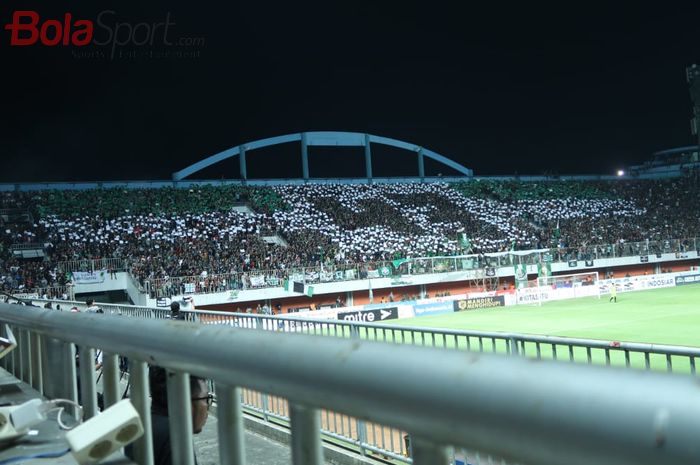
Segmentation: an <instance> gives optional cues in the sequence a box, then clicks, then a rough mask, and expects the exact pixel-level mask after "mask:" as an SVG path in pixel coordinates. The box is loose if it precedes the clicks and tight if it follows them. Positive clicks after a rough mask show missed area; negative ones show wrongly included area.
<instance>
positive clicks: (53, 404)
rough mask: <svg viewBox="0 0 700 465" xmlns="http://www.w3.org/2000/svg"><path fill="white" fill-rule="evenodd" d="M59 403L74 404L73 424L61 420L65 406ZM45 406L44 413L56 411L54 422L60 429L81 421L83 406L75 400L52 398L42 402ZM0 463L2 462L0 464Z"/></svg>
mask: <svg viewBox="0 0 700 465" xmlns="http://www.w3.org/2000/svg"><path fill="white" fill-rule="evenodd" d="M61 404H68V405H71V406H74V407H75V408H76V412H77V418H76V423H75V424H74V425H66V424H65V423H64V422H63V412H65V407H64V406H62V405H61ZM44 405H45V407H44V408H43V411H44V413H49V412H53V411H58V414H57V415H56V422H57V423H58V426H59V427H60V428H61V429H64V430H70V429H73V428H75V427H76V426H78V425H79V424H81V423H82V422H83V407H82V405H80V404H78V403H77V402H73V401H72V400H69V399H52V400H50V401H48V402H45V403H44ZM0 465H2V464H0Z"/></svg>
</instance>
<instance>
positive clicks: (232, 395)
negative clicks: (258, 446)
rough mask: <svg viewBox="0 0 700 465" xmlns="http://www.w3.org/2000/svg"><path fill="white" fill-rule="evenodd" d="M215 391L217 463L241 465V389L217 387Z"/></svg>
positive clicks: (242, 456) (242, 440) (243, 449)
mask: <svg viewBox="0 0 700 465" xmlns="http://www.w3.org/2000/svg"><path fill="white" fill-rule="evenodd" d="M216 391H217V394H216V403H217V414H218V418H217V419H218V421H219V423H218V424H219V462H220V463H221V465H243V464H244V463H245V442H244V433H245V430H244V428H243V408H242V406H241V388H239V387H230V386H225V385H219V386H218V388H217V389H216Z"/></svg>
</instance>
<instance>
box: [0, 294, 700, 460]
mask: <svg viewBox="0 0 700 465" xmlns="http://www.w3.org/2000/svg"><path fill="white" fill-rule="evenodd" d="M0 321H2V322H4V323H9V324H10V325H12V326H13V329H14V330H15V334H17V336H18V337H19V340H18V343H19V346H18V350H17V351H15V352H14V354H13V355H12V356H11V357H6V358H5V359H4V360H3V362H2V363H3V364H4V365H5V366H7V367H8V368H9V369H10V371H11V372H13V373H15V374H18V375H20V376H22V377H23V378H24V379H28V380H29V382H30V383H31V384H32V385H34V386H35V387H36V388H37V389H39V391H40V392H44V391H46V390H47V389H48V390H52V391H54V392H61V393H62V394H64V395H65V396H67V397H68V398H72V399H75V398H76V396H77V389H76V384H75V383H76V382H75V379H76V368H75V363H74V358H75V355H74V354H75V345H74V344H77V345H79V346H80V355H81V357H80V358H81V360H83V361H85V363H81V365H80V373H81V387H82V389H81V391H82V397H81V401H82V403H83V405H84V407H85V412H86V415H87V417H88V418H90V417H91V416H93V415H95V414H96V413H97V407H96V405H97V400H96V392H95V387H94V349H96V348H97V349H101V350H103V351H105V356H104V361H105V379H106V380H107V382H106V383H105V405H106V406H109V405H112V404H113V403H114V402H116V400H117V399H116V398H117V395H116V394H117V390H116V383H115V381H116V380H117V379H118V366H117V354H119V355H123V356H126V357H128V358H129V359H130V360H131V383H132V392H131V399H132V402H133V403H134V405H135V407H136V409H137V410H138V411H139V414H140V415H141V417H142V420H143V421H144V424H145V425H146V430H147V431H150V413H149V409H148V408H147V406H148V383H147V371H148V365H147V363H151V364H155V365H158V366H162V367H164V368H166V369H168V370H169V371H171V372H172V373H173V376H172V377H169V385H168V387H169V391H170V396H169V397H171V398H170V399H169V402H171V405H173V406H177V408H174V409H171V416H170V425H171V443H172V447H173V457H174V459H175V463H177V464H178V465H180V464H183V465H184V464H186V465H191V464H192V463H193V458H192V448H191V434H192V426H191V422H190V421H189V418H191V411H190V409H191V402H190V399H189V392H187V389H185V388H184V386H186V385H187V378H188V376H189V374H193V375H197V376H201V377H204V378H208V379H212V380H214V381H215V382H216V383H217V386H218V393H217V394H218V402H219V409H218V413H219V422H218V425H219V430H218V433H219V436H218V437H219V451H220V456H221V463H222V464H224V465H227V464H242V463H245V459H244V453H243V452H244V451H243V447H242V445H243V438H242V434H243V427H242V416H241V412H242V409H241V403H240V401H239V399H240V395H241V388H247V389H251V390H255V391H258V392H263V393H266V394H269V395H271V396H274V397H278V398H281V399H285V400H286V401H287V402H288V409H289V416H290V429H291V434H292V439H291V444H292V458H293V463H294V464H295V465H301V464H304V465H315V464H317V465H320V464H321V463H323V453H322V448H321V436H322V435H321V431H320V423H321V413H320V412H321V411H322V410H327V411H331V412H334V413H337V414H339V415H348V416H352V417H354V418H361V419H363V420H365V421H368V422H373V423H377V424H381V425H386V426H390V427H393V428H396V429H397V430H400V431H407V432H408V433H409V434H410V437H411V439H412V441H411V446H412V447H411V448H412V456H413V463H415V464H416V465H423V464H442V465H444V464H446V463H448V461H449V460H450V455H451V453H450V447H449V446H454V447H460V448H461V447H463V448H468V449H470V450H479V451H480V452H482V453H488V454H493V455H494V456H497V457H499V458H502V459H504V460H508V461H512V462H521V463H537V464H542V465H548V464H551V465H555V464H556V465H559V464H561V463H564V462H565V463H568V464H571V465H579V464H580V465H583V464H586V465H588V464H591V463H596V464H613V463H615V464H634V465H644V464H650V465H651V464H653V465H657V464H659V463H674V464H686V463H687V464H691V463H692V464H695V463H699V462H700V448H699V447H698V446H697V437H698V433H700V391H699V390H698V388H697V380H696V379H695V378H692V377H685V376H669V375H667V374H662V373H640V372H634V371H630V370H615V369H610V368H606V367H590V366H581V365H576V364H562V363H556V362H544V361H543V362H541V363H536V364H533V363H531V362H530V361H528V360H527V359H524V358H520V357H505V356H499V355H494V354H474V353H463V352H459V351H447V350H441V349H435V348H428V347H412V346H410V345H406V344H404V345H398V344H393V345H392V344H383V343H377V342H372V341H365V340H348V339H340V338H329V337H318V336H310V335H303V334H284V333H273V332H269V331H244V330H240V329H235V328H224V327H220V326H202V325H199V326H194V325H192V324H191V323H183V322H168V323H164V322H162V321H157V320H146V319H141V318H138V319H136V318H134V319H132V318H119V317H115V316H110V315H87V314H69V313H65V312H55V311H54V312H52V311H47V310H42V309H36V308H30V307H24V306H18V305H7V304H0ZM49 344H53V346H52V348H51V349H52V350H47V346H48V345H49ZM261 347H264V348H267V350H261V349H260V348H261ZM50 354H53V355H54V356H59V357H60V358H61V360H62V364H59V365H58V368H60V369H54V370H53V371H52V372H51V373H50V376H49V373H48V372H49V371H50V369H51V368H52V367H54V368H55V367H56V366H55V365H54V364H50V363H43V360H44V359H45V357H47V356H50ZM49 388H50V389H49ZM135 451H136V453H137V460H138V462H139V463H141V464H151V463H152V438H151V436H150V434H148V433H147V434H146V435H145V436H144V437H143V438H141V439H140V440H139V441H138V442H137V443H136V447H135Z"/></svg>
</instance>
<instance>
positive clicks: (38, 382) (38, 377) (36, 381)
mask: <svg viewBox="0 0 700 465" xmlns="http://www.w3.org/2000/svg"><path fill="white" fill-rule="evenodd" d="M30 336H31V346H32V351H31V359H32V387H33V388H34V389H36V390H37V391H39V394H41V395H44V382H43V377H42V373H41V334H38V333H33V334H32V333H30Z"/></svg>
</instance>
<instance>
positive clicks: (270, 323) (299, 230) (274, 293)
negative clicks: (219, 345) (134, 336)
mask: <svg viewBox="0 0 700 465" xmlns="http://www.w3.org/2000/svg"><path fill="white" fill-rule="evenodd" d="M290 139H293V140H296V141H301V142H302V143H301V147H302V163H303V164H304V166H307V163H308V161H306V157H305V156H304V155H305V154H304V151H305V150H306V146H307V144H308V145H313V144H325V145H331V146H337V145H341V144H344V143H347V144H362V143H366V144H367V145H365V156H366V162H367V164H366V166H367V177H366V178H363V179H350V180H342V179H335V180H328V179H322V180H315V179H310V178H309V177H308V176H307V177H305V178H303V179H301V180H299V181H301V182H299V181H297V180H282V181H273V180H251V179H243V180H241V181H239V182H233V181H229V182H223V181H189V180H185V179H184V178H185V177H186V176H188V175H191V174H192V173H194V172H195V170H196V169H197V168H201V167H203V166H206V165H207V164H210V163H215V162H218V161H221V160H222V159H223V158H225V157H230V156H239V157H240V163H241V164H242V165H244V164H245V157H246V155H245V154H246V152H248V155H247V156H248V157H251V156H252V154H250V151H251V150H252V148H255V147H256V146H264V145H266V144H271V143H279V142H280V141H283V142H288V141H289V140H290ZM377 141H379V142H377ZM372 143H375V144H376V143H390V144H394V145H398V146H402V147H404V148H406V149H407V150H408V153H407V156H409V157H416V155H417V159H418V160H417V166H418V171H419V172H418V176H417V177H415V178H408V179H406V178H402V179H399V178H396V179H391V178H382V179H374V178H373V177H372V176H371V166H372V160H371V153H372V152H371V148H370V147H371V145H372ZM244 147H246V148H245V149H244ZM694 150H695V151H694V152H693V151H692V150H691V149H689V148H684V149H682V153H683V154H685V155H684V157H685V158H682V159H681V160H677V159H674V160H669V159H666V162H664V163H659V160H658V158H654V159H653V161H652V162H651V163H648V164H646V165H643V166H639V167H635V168H632V169H631V170H630V171H631V172H630V174H626V175H621V176H620V175H617V176H571V177H559V178H547V177H542V176H531V177H525V176H519V177H500V178H488V177H485V178H480V177H476V176H474V175H473V173H472V171H471V170H469V169H467V168H465V167H462V166H455V165H456V163H454V162H451V161H450V160H449V159H447V158H446V157H443V156H442V155H438V154H436V153H434V152H431V151H429V150H428V149H424V148H422V147H417V146H412V145H410V144H408V143H406V142H402V141H395V140H390V139H387V138H382V137H378V136H373V135H368V134H356V133H341V132H316V133H302V134H297V135H291V136H282V137H279V138H272V139H269V140H267V141H258V142H253V143H247V144H243V145H241V146H238V147H236V148H234V149H232V150H230V151H227V152H223V153H222V154H217V155H214V156H212V157H208V158H206V159H204V160H202V161H201V162H198V163H197V164H195V165H193V166H191V167H188V168H185V169H184V170H181V171H179V172H176V173H174V174H173V181H154V182H148V183H143V182H117V181H115V182H102V183H94V184H90V183H81V184H70V183H65V184H21V185H3V186H0V189H2V194H1V195H2V210H1V212H2V216H1V218H2V223H3V224H2V228H3V230H4V231H3V237H2V239H3V242H2V244H3V248H2V250H3V262H2V264H3V268H2V273H0V274H2V286H3V293H4V294H5V295H6V296H7V298H6V301H8V302H16V301H19V302H22V301H24V302H32V303H33V304H34V305H37V306H41V307H44V308H49V309H52V310H62V311H64V312H69V311H77V312H90V311H94V310H90V308H89V307H90V306H93V307H94V306H96V307H99V308H100V311H101V312H104V313H107V314H111V315H122V316H124V315H127V316H131V317H147V318H151V319H162V318H169V317H170V314H171V310H170V309H171V304H173V303H175V304H177V305H179V306H180V308H181V309H182V311H183V312H184V313H185V314H186V319H188V320H190V321H191V322H193V323H194V324H200V325H202V324H204V325H211V326H216V327H220V326H233V327H236V328H239V329H240V328H245V329H246V330H251V331H252V330H253V329H263V330H268V331H272V332H277V333H279V332H290V333H306V334H312V335H315V336H317V337H318V336H321V337H324V338H338V337H341V338H351V339H353V338H359V339H361V340H364V339H367V340H375V341H381V342H382V343H394V344H396V343H398V344H405V345H419V346H430V347H438V348H442V349H452V350H457V351H460V350H467V351H478V352H480V353H483V352H487V353H488V352H493V353H501V354H511V355H519V356H525V357H535V358H537V359H555V360H561V359H563V360H569V361H571V362H578V363H583V364H593V365H603V366H605V365H611V366H618V367H626V368H631V369H638V370H651V371H659V372H664V371H669V372H673V373H691V374H695V372H696V367H695V360H696V357H697V356H698V355H700V349H698V348H696V346H697V337H696V334H695V330H694V325H693V322H694V321H696V320H697V318H698V312H700V307H699V306H698V305H697V302H698V301H699V300H698V298H699V297H700V295H699V294H698V292H700V285H698V284H699V283H700V259H699V257H698V252H699V250H700V230H699V227H700V217H699V216H698V215H699V214H700V203H699V202H700V200H699V199H700V191H699V190H698V173H699V171H698V167H700V163H698V161H697V147H695V148H694ZM673 153H674V154H678V153H679V151H673ZM424 156H430V157H433V158H436V159H439V160H441V161H443V162H446V164H447V165H453V166H452V167H455V168H457V169H458V170H459V171H461V172H462V173H460V174H463V176H459V177H457V176H455V177H451V178H447V177H439V178H434V177H433V178H430V177H426V176H425V173H424V172H423V171H422V169H421V167H422V165H423V157H424ZM241 171H242V172H243V173H245V167H243V168H242V170H241ZM305 171H307V172H308V167H307V168H306V169H305ZM681 205H682V206H683V212H684V214H682V215H679V214H678V209H679V206H681ZM613 289H614V291H613ZM90 301H92V302H97V303H96V304H91V303H90ZM19 332H20V334H23V335H22V336H21V337H24V338H26V337H27V334H28V333H22V332H21V330H19ZM18 343H19V344H20V347H21V344H22V343H23V341H21V340H20V341H19V342H18ZM81 350H82V349H81ZM90 350H92V349H90ZM81 353H82V352H81ZM14 354H15V356H14V357H13V358H10V359H6V360H5V362H6V366H7V367H8V368H9V369H10V370H12V369H15V370H21V367H22V366H23V363H22V361H23V359H22V357H26V354H24V355H23V354H21V353H18V352H15V353H14ZM90 358H92V357H90ZM49 363H50V362H49ZM116 368H117V366H116V365H115V367H114V369H116ZM24 370H27V368H26V365H25V366H24ZM30 370H31V369H30ZM20 373H22V372H21V371H20ZM22 374H23V375H24V377H23V379H25V380H30V381H32V380H33V382H34V383H36V382H37V381H36V379H35V378H32V377H31V375H29V373H27V372H26V371H24V373H22ZM20 376H22V375H20ZM34 376H36V374H34ZM132 376H133V375H132ZM105 378H106V375H105ZM93 380H94V377H93ZM82 389H83V390H84V391H83V392H91V393H92V394H95V395H96V392H95V387H94V386H91V387H90V389H88V388H87V386H83V387H82ZM100 389H104V390H103V391H102V392H103V393H105V394H104V395H107V394H106V392H107V391H106V388H104V387H102V386H101V387H100ZM116 389H117V391H119V392H121V390H123V387H121V386H119V387H117V388H116ZM100 395H101V396H102V394H100ZM112 395H113V394H112ZM69 397H70V396H69ZM95 398H97V397H95ZM241 399H242V405H243V408H244V409H245V410H246V411H247V412H248V414H250V415H252V416H254V417H256V418H257V419H258V420H261V421H263V422H270V423H271V424H274V425H276V426H278V427H279V426H280V425H282V426H286V427H288V425H289V418H290V410H289V407H288V405H287V403H286V401H285V400H284V399H283V398H282V397H280V396H273V395H267V394H265V395H261V394H260V393H258V392H256V391H253V390H248V389H245V390H243V393H242V395H241ZM76 401H77V399H76ZM93 407H96V406H93ZM96 410H97V408H95V411H96ZM320 420H321V429H322V431H323V434H324V438H325V440H326V441H328V442H329V443H332V444H335V445H336V446H340V447H343V448H345V449H347V450H349V451H353V452H355V453H361V456H370V457H373V458H374V459H379V460H384V461H387V460H388V461H396V462H399V463H400V462H406V461H410V460H411V453H410V452H409V451H410V448H411V442H410V440H409V439H408V438H409V436H408V435H407V433H406V432H405V431H402V430H400V429H398V428H391V427H387V426H380V425H378V424H375V423H371V422H358V420H357V419H355V418H352V417H350V416H346V415H342V414H338V413H334V412H332V411H330V410H323V411H322V414H321V417H320ZM453 454H454V459H455V460H457V463H459V461H460V460H461V461H462V463H491V461H492V460H494V458H493V457H492V456H491V455H489V454H486V455H484V454H483V453H480V452H479V451H478V450H474V451H472V450H462V449H457V450H456V452H453Z"/></svg>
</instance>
